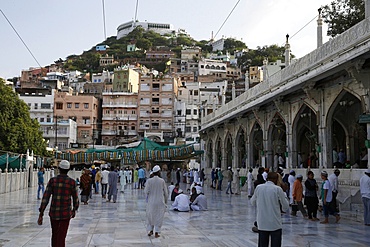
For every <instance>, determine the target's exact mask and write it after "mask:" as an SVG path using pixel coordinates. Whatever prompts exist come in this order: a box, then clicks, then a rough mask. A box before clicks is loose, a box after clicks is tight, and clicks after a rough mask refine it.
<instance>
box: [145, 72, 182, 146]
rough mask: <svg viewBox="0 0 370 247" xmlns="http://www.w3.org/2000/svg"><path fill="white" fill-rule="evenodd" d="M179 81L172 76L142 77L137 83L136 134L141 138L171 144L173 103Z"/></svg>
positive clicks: (172, 135)
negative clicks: (137, 121)
mask: <svg viewBox="0 0 370 247" xmlns="http://www.w3.org/2000/svg"><path fill="white" fill-rule="evenodd" d="M179 84H180V80H179V78H177V77H172V76H168V75H166V76H157V77H154V76H152V75H151V76H142V77H141V79H140V83H139V95H138V104H139V112H138V117H139V123H138V133H139V135H140V136H142V137H152V138H153V139H155V140H159V141H165V142H172V140H173V137H174V136H175V133H174V131H175V129H174V114H173V112H174V102H175V97H176V95H177V89H178V85H179Z"/></svg>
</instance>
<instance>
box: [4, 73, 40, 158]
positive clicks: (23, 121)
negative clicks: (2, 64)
mask: <svg viewBox="0 0 370 247" xmlns="http://www.w3.org/2000/svg"><path fill="white" fill-rule="evenodd" d="M0 109H1V111H0V150H3V151H11V152H15V153H23V154H24V153H26V152H27V149H29V150H33V151H34V153H35V154H38V155H45V153H46V143H45V141H44V139H43V138H42V132H41V131H40V125H39V123H38V122H37V120H35V119H31V117H30V113H29V110H28V106H27V104H26V103H25V102H24V101H23V100H21V99H19V97H18V95H17V94H16V93H15V92H13V90H12V89H11V88H10V87H8V86H6V85H5V81H4V80H3V79H2V78H0Z"/></svg>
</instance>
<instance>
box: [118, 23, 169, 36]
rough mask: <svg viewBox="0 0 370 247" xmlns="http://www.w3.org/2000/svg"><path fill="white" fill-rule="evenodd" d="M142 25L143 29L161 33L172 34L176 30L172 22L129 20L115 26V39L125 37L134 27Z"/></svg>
mask: <svg viewBox="0 0 370 247" xmlns="http://www.w3.org/2000/svg"><path fill="white" fill-rule="evenodd" d="M139 26H140V27H142V28H144V30H145V31H149V30H151V31H154V32H156V33H159V34H161V35H163V34H167V33H168V34H172V33H173V32H176V31H175V29H174V27H173V25H172V24H163V23H154V22H139V21H133V20H132V21H129V22H126V23H123V24H121V25H119V27H118V28H117V39H120V38H122V37H125V36H126V35H127V34H129V33H130V32H132V30H134V29H135V28H136V27H139Z"/></svg>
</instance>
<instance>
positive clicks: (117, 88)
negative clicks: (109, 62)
mask: <svg viewBox="0 0 370 247" xmlns="http://www.w3.org/2000/svg"><path fill="white" fill-rule="evenodd" d="M138 85H139V73H138V72H136V71H135V70H133V69H130V68H128V67H127V66H123V67H119V68H117V69H115V70H114V79H113V92H133V93H137V92H138V91H139V86H138Z"/></svg>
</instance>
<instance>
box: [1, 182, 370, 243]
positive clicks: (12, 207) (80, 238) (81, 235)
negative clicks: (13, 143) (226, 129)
mask: <svg viewBox="0 0 370 247" xmlns="http://www.w3.org/2000/svg"><path fill="white" fill-rule="evenodd" d="M182 186H183V188H184V186H185V185H184V184H182ZM36 192H37V188H29V189H26V190H21V191H16V192H11V193H7V194H2V195H0V222H1V223H0V246H14V247H19V246H37V247H43V246H50V236H51V229H50V221H49V217H48V216H47V213H45V216H44V224H43V225H42V226H39V225H37V217H38V207H39V204H40V201H38V200H36ZM205 194H206V196H207V197H208V207H209V210H208V211H203V212H187V213H184V212H174V211H170V210H168V212H167V213H166V214H165V220H164V223H163V227H162V233H161V236H160V237H159V238H154V237H153V236H152V237H148V236H147V232H146V227H145V206H146V202H145V197H144V192H143V190H137V189H132V188H131V185H128V186H127V189H126V192H125V193H124V194H119V196H118V201H117V203H107V202H106V201H105V200H103V199H102V198H101V196H100V195H95V194H94V195H93V198H92V199H91V200H90V201H89V205H81V206H80V209H79V211H78V213H77V216H76V218H75V219H72V220H71V223H70V228H69V232H68V235H67V241H66V245H67V246H71V247H72V246H76V247H81V246H117V247H118V246H171V247H173V246H184V247H185V246H187V247H188V246H202V247H203V246H204V247H206V246H209V247H211V246H212V247H213V246H257V238H258V234H256V233H253V232H252V230H251V228H252V225H253V222H254V220H255V215H256V212H255V208H254V207H252V206H250V204H249V199H248V197H247V195H246V194H245V193H242V195H239V196H237V195H226V194H225V190H223V191H215V190H213V189H211V188H209V187H206V188H205ZM169 208H170V205H169ZM47 211H48V210H47ZM321 218H322V217H321ZM330 221H331V223H330V224H328V225H321V224H319V223H318V222H312V221H308V220H304V219H303V218H302V216H301V215H300V213H298V217H294V218H293V217H291V216H290V215H289V214H285V215H283V246H312V247H321V246H322V247H329V246H336V247H337V246H343V247H349V246H351V247H353V246H358V247H360V246H369V245H370V240H369V235H370V227H368V226H365V225H363V223H362V217H361V216H360V215H357V216H356V214H351V213H349V212H343V213H342V220H341V221H340V223H339V224H335V223H334V221H335V220H334V218H331V219H330Z"/></svg>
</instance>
